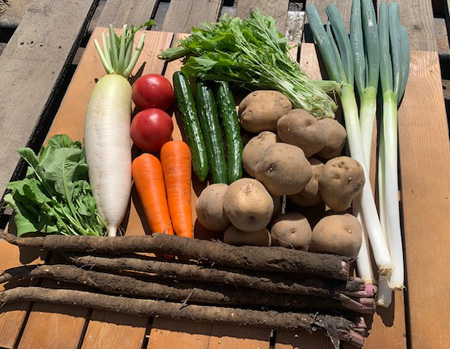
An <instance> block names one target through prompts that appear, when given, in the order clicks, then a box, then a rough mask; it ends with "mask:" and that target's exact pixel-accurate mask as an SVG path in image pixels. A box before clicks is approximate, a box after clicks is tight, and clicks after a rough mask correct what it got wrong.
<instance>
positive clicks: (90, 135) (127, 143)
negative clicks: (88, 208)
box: [84, 23, 148, 236]
mask: <svg viewBox="0 0 450 349" xmlns="http://www.w3.org/2000/svg"><path fill="white" fill-rule="evenodd" d="M147 24H148V23H144V26H146V25H147ZM138 29H140V28H132V29H127V26H126V25H125V26H124V27H123V30H122V35H121V36H120V37H119V40H118V41H120V45H117V42H116V35H115V34H114V30H113V27H112V26H111V25H110V26H109V36H107V37H106V39H105V36H103V35H102V41H103V51H102V50H101V48H100V46H99V44H98V42H97V41H96V40H95V41H94V43H95V47H96V48H97V51H98V53H99V56H100V58H101V61H102V63H103V66H104V67H105V70H106V71H107V73H108V75H105V76H104V77H102V78H101V79H100V80H99V81H98V82H97V83H96V84H95V87H94V90H93V91H92V94H91V97H90V99H89V105H88V107H87V111H86V121H85V129H84V147H85V149H86V161H87V163H88V165H89V179H90V184H91V187H92V194H93V196H94V198H95V201H96V202H97V207H98V211H99V213H100V215H101V216H102V217H103V219H104V221H105V222H106V225H107V226H108V235H109V236H116V233H117V227H118V226H119V224H120V222H121V221H122V219H123V217H124V215H125V212H126V209H127V207H128V202H129V199H130V193H131V137H130V123H131V86H130V83H129V82H128V80H127V78H128V76H129V75H130V73H131V71H132V70H133V68H134V66H135V64H136V62H137V59H138V57H139V53H140V52H141V51H142V47H143V46H144V36H145V35H142V36H141V40H140V42H139V44H138V46H137V48H136V53H135V55H134V57H133V58H132V59H131V53H132V50H133V41H134V33H135V32H136V31H137V30H138Z"/></svg>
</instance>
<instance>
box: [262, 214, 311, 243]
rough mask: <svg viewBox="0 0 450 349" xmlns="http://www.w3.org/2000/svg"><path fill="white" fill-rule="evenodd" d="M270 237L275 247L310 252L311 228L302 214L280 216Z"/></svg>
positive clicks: (275, 221)
mask: <svg viewBox="0 0 450 349" xmlns="http://www.w3.org/2000/svg"><path fill="white" fill-rule="evenodd" d="M270 235H271V236H272V242H273V244H274V245H275V246H283V247H288V248H294V249H296V250H303V251H308V249H309V244H310V242H311V226H310V225H309V223H308V220H307V219H306V218H305V216H303V215H302V214H301V213H298V212H290V213H286V214H280V215H278V216H277V217H276V218H275V220H274V223H273V225H272V229H271V230H270Z"/></svg>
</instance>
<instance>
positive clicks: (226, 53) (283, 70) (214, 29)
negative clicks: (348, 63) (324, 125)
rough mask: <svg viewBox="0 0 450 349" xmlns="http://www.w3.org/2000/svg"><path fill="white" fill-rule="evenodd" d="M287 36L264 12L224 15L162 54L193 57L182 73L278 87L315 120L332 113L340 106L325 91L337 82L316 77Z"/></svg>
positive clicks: (160, 56)
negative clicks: (301, 62)
mask: <svg viewBox="0 0 450 349" xmlns="http://www.w3.org/2000/svg"><path fill="white" fill-rule="evenodd" d="M290 48H291V47H289V44H288V42H287V39H286V38H285V37H283V36H282V35H281V34H280V33H279V32H278V31H277V29H276V26H275V20H274V19H273V18H272V17H270V16H266V15H263V14H262V13H261V12H259V11H256V12H251V14H250V18H246V19H240V18H231V17H229V16H226V15H225V16H224V17H223V18H222V20H221V21H220V22H218V23H212V24H203V28H202V29H199V28H193V29H192V35H191V36H189V37H188V38H186V39H184V40H182V41H181V42H180V46H178V47H175V48H169V49H167V50H166V51H164V52H162V53H161V54H160V55H159V56H158V57H159V58H162V59H165V60H174V59H177V58H180V57H184V56H186V55H191V57H190V58H189V59H188V61H187V62H186V64H185V65H184V66H183V67H182V68H181V71H182V72H183V73H184V74H185V75H187V76H191V75H194V76H199V77H200V78H202V79H204V80H220V81H228V82H232V83H235V84H238V85H240V86H241V87H257V88H261V89H275V90H278V91H280V92H281V93H283V94H284V95H286V96H287V97H288V98H289V99H290V100H291V102H292V104H293V106H294V107H296V108H303V109H306V110H308V111H309V112H310V113H312V114H313V115H314V116H316V117H317V118H323V117H334V110H336V104H335V103H334V101H333V100H332V99H331V98H330V97H329V96H328V95H327V94H326V93H325V92H324V91H331V90H338V89H339V85H338V84H336V83H335V82H324V81H312V80H311V79H309V78H308V76H307V75H306V74H305V73H304V72H303V70H302V69H301V67H300V65H299V64H298V63H297V62H296V61H295V59H293V57H292V55H291V54H290V52H289V50H290Z"/></svg>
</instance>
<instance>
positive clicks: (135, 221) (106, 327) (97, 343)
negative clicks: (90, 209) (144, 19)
mask: <svg viewBox="0 0 450 349" xmlns="http://www.w3.org/2000/svg"><path fill="white" fill-rule="evenodd" d="M172 39H173V34H172V33H168V32H153V31H147V32H146V42H145V46H144V49H143V51H142V53H141V56H140V62H139V63H138V64H137V66H138V67H139V70H138V71H139V73H138V75H144V74H150V73H155V74H161V73H162V71H163V68H164V61H162V60H160V59H158V58H157V57H156V55H157V54H158V53H160V52H161V51H163V50H165V49H166V48H168V47H170V44H171V42H172ZM137 40H138V38H136V41H137ZM92 48H93V47H91V49H92ZM94 53H95V52H94ZM143 62H145V64H143ZM133 80H134V78H133ZM125 225H126V227H125ZM146 226H147V225H146V218H145V215H144V214H143V212H141V209H140V201H139V195H138V194H137V192H136V190H135V188H134V187H133V191H132V203H131V205H130V213H129V216H128V217H127V220H126V223H125V224H123V229H124V231H125V234H126V235H144V234H145V233H146V230H145V228H144V227H146ZM147 232H148V231H147ZM147 322H148V317H142V318H139V317H135V316H129V315H126V314H119V313H111V312H104V311H101V310H96V309H94V310H93V311H92V316H91V318H90V320H89V324H88V327H87V330H86V334H85V338H84V341H83V348H111V349H113V348H117V349H119V348H141V347H142V343H143V340H144V336H145V331H146V326H147Z"/></svg>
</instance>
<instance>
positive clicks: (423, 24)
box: [378, 0, 437, 51]
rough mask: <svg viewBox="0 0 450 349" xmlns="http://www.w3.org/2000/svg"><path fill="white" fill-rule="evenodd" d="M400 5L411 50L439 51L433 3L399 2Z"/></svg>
mask: <svg viewBox="0 0 450 349" xmlns="http://www.w3.org/2000/svg"><path fill="white" fill-rule="evenodd" d="M378 3H380V0H378ZM398 4H399V7H400V24H402V25H406V26H407V28H408V36H409V44H410V47H411V50H421V51H437V43H436V36H435V33H434V19H433V7H432V4H431V1H429V0H398Z"/></svg>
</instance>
